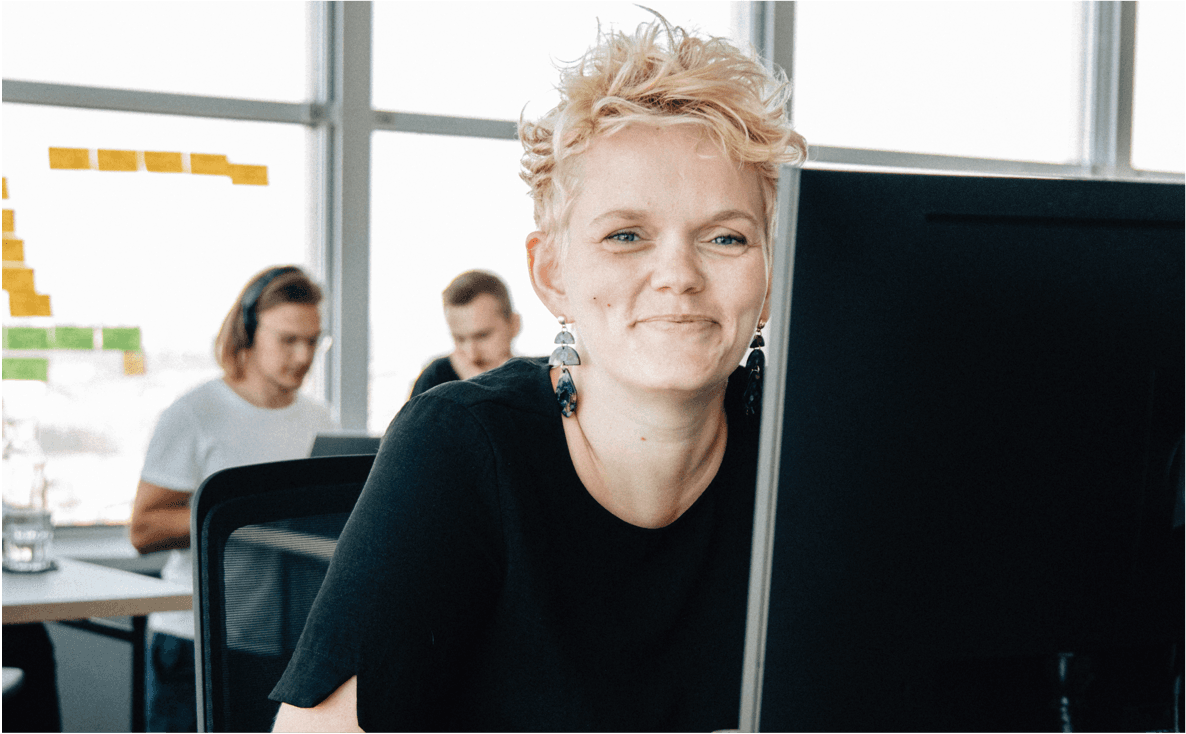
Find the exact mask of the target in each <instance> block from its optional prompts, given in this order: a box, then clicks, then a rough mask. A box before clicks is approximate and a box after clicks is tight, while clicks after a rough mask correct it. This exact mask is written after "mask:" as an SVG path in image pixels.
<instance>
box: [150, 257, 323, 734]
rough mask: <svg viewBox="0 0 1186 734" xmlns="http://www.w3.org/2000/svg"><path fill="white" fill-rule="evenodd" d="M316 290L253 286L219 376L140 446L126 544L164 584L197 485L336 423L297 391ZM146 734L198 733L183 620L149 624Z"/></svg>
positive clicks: (182, 540) (160, 616)
mask: <svg viewBox="0 0 1186 734" xmlns="http://www.w3.org/2000/svg"><path fill="white" fill-rule="evenodd" d="M320 303H321V289H320V288H319V287H318V286H317V284H316V283H314V282H313V281H312V280H310V279H309V277H308V276H307V275H305V273H303V272H302V271H301V270H300V269H299V268H296V267H292V266H286V267H275V268H269V269H267V270H265V271H263V272H262V273H259V274H258V275H256V276H255V277H254V278H252V279H251V280H250V281H249V282H248V283H247V285H246V286H245V287H244V289H243V291H242V293H241V294H240V295H239V298H238V299H237V300H236V301H235V305H234V306H233V307H232V308H231V310H230V312H229V313H228V314H227V316H226V318H225V319H224V320H223V323H222V328H221V329H220V330H219V332H218V338H217V340H216V341H215V344H214V353H215V357H216V358H217V360H218V363H219V365H220V366H221V367H222V369H223V373H224V374H223V376H222V377H221V378H218V379H214V380H211V381H209V382H206V383H203V384H201V385H199V386H197V387H195V388H194V389H192V390H190V391H189V392H187V393H185V394H184V395H182V396H181V397H180V398H178V399H177V400H176V402H174V403H173V404H172V405H170V406H169V407H168V408H166V409H165V411H164V412H163V413H162V414H161V417H160V419H159V420H158V422H157V425H156V429H155V430H154V431H153V434H152V439H151V440H150V441H149V444H148V452H147V456H146V458H145V460H144V468H143V470H142V471H141V473H140V484H139V486H138V487H137V489H136V499H135V501H134V502H133V505H132V523H131V527H130V535H131V540H132V545H133V546H135V547H136V550H138V551H139V552H140V553H151V552H153V551H161V550H168V551H169V554H170V555H169V559H168V560H167V561H166V563H165V566H164V568H163V569H162V571H161V578H163V579H165V580H166V581H173V582H175V583H183V584H187V585H191V584H192V566H191V560H190V557H189V550H188V548H189V544H190V535H189V532H190V499H191V497H192V495H193V493H194V492H195V491H196V490H197V488H198V487H199V486H200V485H201V483H202V481H203V480H204V479H205V478H206V477H208V476H210V475H211V474H213V473H214V472H216V471H220V470H222V469H226V468H228V467H232V466H243V465H246V464H259V463H263V462H270V461H284V460H288V459H298V458H303V457H306V456H308V455H309V450H310V448H311V447H312V445H313V439H314V437H315V436H316V435H317V434H318V433H324V432H328V431H332V430H335V429H336V428H337V425H336V424H335V422H334V421H333V419H332V418H331V417H330V413H329V409H328V407H327V406H325V405H324V404H322V403H320V402H317V401H315V400H312V399H310V398H309V397H307V396H305V395H302V394H301V393H300V392H299V390H300V387H301V384H302V383H303V382H304V379H305V375H306V374H307V373H308V371H309V368H310V367H311V366H312V364H313V359H314V357H315V355H316V353H317V348H318V345H319V343H320V342H321V341H322V333H321V311H320V309H319V305H320ZM148 628H149V630H151V631H152V633H153V634H152V641H151V643H150V644H149V650H148V655H149V660H148V681H147V684H148V685H147V694H148V717H147V723H148V730H149V731H195V730H196V727H197V710H196V681H195V676H194V651H193V650H194V647H193V634H194V619H193V613H192V612H160V613H156V614H153V615H150V616H149V620H148Z"/></svg>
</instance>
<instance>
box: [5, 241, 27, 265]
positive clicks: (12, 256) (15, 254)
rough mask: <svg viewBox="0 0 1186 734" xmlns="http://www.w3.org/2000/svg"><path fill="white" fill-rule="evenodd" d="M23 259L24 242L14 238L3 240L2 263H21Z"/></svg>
mask: <svg viewBox="0 0 1186 734" xmlns="http://www.w3.org/2000/svg"><path fill="white" fill-rule="evenodd" d="M24 259H25V241H24V240H18V239H17V238H15V237H5V238H4V262H23V261H24Z"/></svg>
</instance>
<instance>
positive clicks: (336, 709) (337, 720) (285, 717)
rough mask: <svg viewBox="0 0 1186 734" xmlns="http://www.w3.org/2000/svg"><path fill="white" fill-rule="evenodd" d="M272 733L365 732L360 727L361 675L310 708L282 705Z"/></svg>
mask: <svg viewBox="0 0 1186 734" xmlns="http://www.w3.org/2000/svg"><path fill="white" fill-rule="evenodd" d="M272 731H362V729H360V728H359V727H358V676H354V677H353V678H351V679H350V680H348V681H346V682H345V683H343V684H342V685H341V686H340V687H339V688H338V690H336V691H334V692H333V693H331V694H329V697H328V698H326V699H325V700H324V701H322V702H321V703H319V704H317V705H316V706H314V707H313V708H311V709H302V708H297V707H296V706H293V705H291V704H287V703H282V704H280V712H279V713H278V714H276V723H275V725H273V727H272Z"/></svg>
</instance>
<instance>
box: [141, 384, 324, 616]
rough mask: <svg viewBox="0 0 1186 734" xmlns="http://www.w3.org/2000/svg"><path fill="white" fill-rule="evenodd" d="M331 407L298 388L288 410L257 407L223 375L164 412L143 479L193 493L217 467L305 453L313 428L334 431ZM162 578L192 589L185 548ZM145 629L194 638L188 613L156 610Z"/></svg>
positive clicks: (172, 554)
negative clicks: (227, 381)
mask: <svg viewBox="0 0 1186 734" xmlns="http://www.w3.org/2000/svg"><path fill="white" fill-rule="evenodd" d="M337 427H338V426H337V425H336V424H335V423H334V421H333V419H332V418H331V417H330V414H329V408H328V407H326V406H325V405H324V404H322V403H319V402H317V401H315V400H312V399H310V398H308V397H306V396H304V395H302V394H300V393H298V394H297V398H296V400H294V401H293V403H292V405H289V406H288V407H285V408H260V407H257V406H255V405H252V404H251V403H249V402H247V401H246V400H244V399H243V398H242V397H240V396H239V394H238V393H236V392H235V391H234V390H232V389H231V387H230V386H229V385H227V384H226V383H225V382H223V381H222V379H221V378H220V379H216V380H211V381H210V382H206V383H203V384H202V385H199V386H198V387H196V388H194V389H193V390H190V391H189V392H187V393H185V394H184V395H182V396H181V397H179V398H178V399H177V401H176V402H174V403H173V404H172V405H170V406H169V407H168V408H166V409H165V411H164V412H163V413H161V417H160V419H159V420H158V421H157V425H156V429H155V430H154V431H153V434H152V439H151V440H150V441H149V443H148V453H147V456H146V457H145V459H144V469H143V471H141V472H140V478H141V479H142V480H143V481H145V482H148V483H149V484H155V485H157V486H158V487H164V488H165V489H172V490H175V491H178V492H190V493H191V499H192V493H193V492H195V491H197V489H198V487H199V486H200V485H201V484H202V481H203V480H204V479H205V478H206V477H208V476H210V475H211V474H213V473H214V472H216V471H220V470H222V469H226V468H229V467H232V466H244V465H247V464H262V463H265V462H269V461H287V460H289V459H303V458H305V457H306V456H308V455H309V451H310V449H311V448H312V447H313V439H314V437H316V436H317V434H318V433H325V432H329V431H333V430H336V429H337ZM161 578H162V579H164V580H165V581H171V582H173V583H179V584H184V585H186V586H189V587H190V588H192V587H193V566H192V561H191V560H190V552H189V550H188V549H186V550H174V551H170V554H169V559H168V560H167V561H166V562H165V567H164V568H163V569H161ZM148 628H149V629H151V630H154V631H157V632H165V633H167V634H170V635H175V636H177V637H184V638H187V639H193V636H194V617H193V612H157V613H155V614H151V615H149V618H148Z"/></svg>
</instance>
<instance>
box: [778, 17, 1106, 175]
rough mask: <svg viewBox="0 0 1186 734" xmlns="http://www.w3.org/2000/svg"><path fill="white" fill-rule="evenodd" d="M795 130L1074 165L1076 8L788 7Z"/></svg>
mask: <svg viewBox="0 0 1186 734" xmlns="http://www.w3.org/2000/svg"><path fill="white" fill-rule="evenodd" d="M795 13H796V15H795V45H794V69H793V75H792V76H793V79H792V81H793V83H794V97H793V99H792V105H793V110H794V120H795V126H796V128H797V129H798V130H799V132H800V133H802V134H803V135H804V137H806V138H807V141H808V143H810V144H811V145H824V146H834V147H847V148H865V149H878V150H892V151H904V152H911V153H931V154H940V155H954V156H967V157H976V158H1002V159H1014V160H1026V161H1042V162H1050V163H1074V162H1078V161H1079V159H1080V157H1081V148H1082V142H1081V141H1082V137H1081V134H1080V132H1079V130H1080V127H1081V121H1080V107H1081V89H1082V86H1083V85H1082V82H1081V70H1080V65H1081V58H1082V55H1083V50H1082V43H1081V38H1082V33H1083V31H1082V10H1081V7H1080V4H1079V3H1072V2H1049V3H995V2H961V3H936V2H892V3H883V2H846V3H830V2H800V3H796V4H795Z"/></svg>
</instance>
